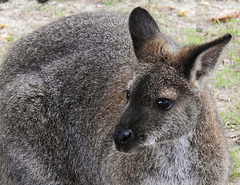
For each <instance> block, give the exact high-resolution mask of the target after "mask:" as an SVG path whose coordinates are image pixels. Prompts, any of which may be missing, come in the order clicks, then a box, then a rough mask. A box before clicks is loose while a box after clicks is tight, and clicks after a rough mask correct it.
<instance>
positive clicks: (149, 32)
mask: <svg viewBox="0 0 240 185" xmlns="http://www.w3.org/2000/svg"><path fill="white" fill-rule="evenodd" d="M127 23H128V24H127ZM128 28H129V29H128ZM230 39H231V35H230V34H226V35H225V36H223V37H221V38H219V39H216V40H214V41H212V42H209V43H206V44H202V45H191V46H186V47H181V46H179V45H178V44H177V43H175V42H174V41H173V40H172V39H171V38H168V37H167V36H165V35H164V34H163V33H162V32H161V31H160V30H159V28H158V26H157V24H156V22H155V21H154V19H153V18H152V17H151V15H150V14H149V13H148V12H147V11H146V10H144V9H142V8H140V7H138V8H136V9H134V10H133V11H132V12H131V14H130V17H129V21H128V20H127V18H126V17H125V16H124V15H121V14H118V13H106V12H103V13H101V12H100V13H84V14H80V15H75V16H70V17H67V18H64V19H61V20H59V21H57V22H54V23H51V24H49V25H46V26H45V27H43V28H40V29H38V30H37V31H35V32H33V33H32V34H30V35H28V36H26V37H24V38H22V39H20V41H18V42H17V43H16V44H15V46H13V47H12V48H11V49H10V51H9V52H8V54H7V55H6V56H5V59H4V61H3V64H2V65H1V70H0V79H1V81H0V102H1V104H0V146H1V147H0V184H4V185H13V184H14V185H17V184H19V185H33V184H34V185H37V184H44V185H46V184H47V185H75V184H76V185H80V184H83V185H87V184H88V185H91V184H95V185H108V184H109V185H140V184H142V185H149V184H152V185H183V184H184V185H207V184H211V185H212V184H216V185H220V184H225V183H226V181H227V176H228V171H229V169H228V167H229V159H228V152H227V145H226V141H225V138H224V136H223V133H222V129H221V126H220V124H219V119H218V116H217V113H216V109H215V107H214V104H213V97H212V95H211V94H210V93H209V91H208V90H207V87H206V85H204V77H205V76H206V75H207V74H208V73H209V72H210V71H211V70H212V69H213V68H214V66H215V65H216V62H217V59H218V58H219V56H220V54H221V52H222V50H223V48H224V46H225V45H226V44H227V43H228V42H229V41H230Z"/></svg>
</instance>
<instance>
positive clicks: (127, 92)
mask: <svg viewBox="0 0 240 185" xmlns="http://www.w3.org/2000/svg"><path fill="white" fill-rule="evenodd" d="M130 96H131V94H130V92H129V91H128V90H127V91H126V98H127V100H129V99H130Z"/></svg>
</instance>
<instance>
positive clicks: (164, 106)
mask: <svg viewBox="0 0 240 185" xmlns="http://www.w3.org/2000/svg"><path fill="white" fill-rule="evenodd" d="M156 106H157V108H158V109H159V110H161V111H167V110H170V109H171V108H172V106H173V101H172V100H170V99H167V98H159V99H158V100H157V101H156Z"/></svg>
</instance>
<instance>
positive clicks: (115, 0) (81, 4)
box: [0, 0, 240, 184]
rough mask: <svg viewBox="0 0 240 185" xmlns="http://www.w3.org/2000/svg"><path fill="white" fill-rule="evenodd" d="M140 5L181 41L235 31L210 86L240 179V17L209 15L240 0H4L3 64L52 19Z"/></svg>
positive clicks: (0, 19)
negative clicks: (11, 49)
mask: <svg viewBox="0 0 240 185" xmlns="http://www.w3.org/2000/svg"><path fill="white" fill-rule="evenodd" d="M137 6H141V7H144V8H146V9H147V10H148V11H149V12H151V14H152V15H153V16H154V18H155V19H156V20H157V21H158V23H159V25H160V28H161V30H162V31H163V32H164V33H166V34H168V35H170V36H172V37H173V38H175V39H176V40H177V41H178V42H179V43H180V44H182V45H184V44H201V43H203V42H206V41H210V40H213V39H215V38H217V37H220V36H222V35H224V34H225V33H231V34H232V35H233V40H232V41H231V43H230V44H229V46H228V47H227V49H226V50H225V52H224V54H223V57H222V59H221V60H220V61H219V65H218V68H217V70H216V71H215V72H214V73H212V74H211V75H210V77H209V80H208V85H209V86H210V88H211V89H212V93H213V95H214V97H215V99H216V104H217V107H218V111H219V113H220V118H221V119H222V122H223V127H224V128H225V131H226V136H227V139H228V141H229V146H230V152H231V156H232V158H233V166H234V167H233V172H232V175H231V179H230V182H229V184H238V182H239V181H240V179H239V176H240V18H239V17H238V18H232V19H229V20H227V21H225V22H221V21H214V22H212V21H210V19H211V18H212V17H216V16H217V15H219V14H220V13H221V12H222V11H223V10H228V11H232V10H235V14H238V13H240V1H239V0H235V1H234V0H227V1H226V0H218V1H214V0H209V1H204V0H201V1H200V0H199V1H196V0H175V1H174V0H140V1H138V0H131V1H127V0H50V1H49V2H47V3H45V4H38V3H37V1H35V0H9V2H7V3H2V4H0V63H1V60H2V59H3V56H4V53H6V51H7V49H8V48H9V47H10V46H11V45H12V43H14V42H15V41H16V40H18V39H19V38H20V37H22V36H24V35H26V34H28V33H30V32H32V31H33V30H35V29H37V28H39V27H40V26H42V25H45V24H47V23H49V22H51V21H54V20H57V19H59V18H62V17H65V16H69V15H73V14H76V13H81V12H90V11H91V12H94V11H100V10H104V11H118V12H121V13H124V14H126V15H128V14H129V12H130V11H131V10H132V9H133V8H134V7H137ZM228 13H229V12H228ZM225 14H226V13H225ZM235 14H233V15H235ZM225 17H226V16H225ZM239 184H240V183H239Z"/></svg>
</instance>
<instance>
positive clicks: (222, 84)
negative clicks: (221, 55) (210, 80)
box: [214, 65, 240, 88]
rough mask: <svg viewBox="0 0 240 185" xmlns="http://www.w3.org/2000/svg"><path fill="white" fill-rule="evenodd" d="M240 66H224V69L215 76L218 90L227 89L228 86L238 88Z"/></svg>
mask: <svg viewBox="0 0 240 185" xmlns="http://www.w3.org/2000/svg"><path fill="white" fill-rule="evenodd" d="M239 67H240V66H239V65H232V66H229V67H227V66H224V68H223V69H221V70H219V71H217V72H216V74H215V77H216V78H215V80H214V83H215V86H216V87H217V88H226V87H228V86H237V85H239V83H240V68H239Z"/></svg>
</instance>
